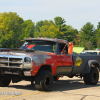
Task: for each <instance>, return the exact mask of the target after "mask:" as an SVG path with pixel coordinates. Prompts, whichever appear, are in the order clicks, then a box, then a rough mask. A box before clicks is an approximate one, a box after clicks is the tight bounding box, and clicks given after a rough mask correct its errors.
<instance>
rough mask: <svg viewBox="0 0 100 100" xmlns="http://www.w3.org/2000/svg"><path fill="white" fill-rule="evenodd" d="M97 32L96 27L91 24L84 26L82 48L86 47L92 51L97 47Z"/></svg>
mask: <svg viewBox="0 0 100 100" xmlns="http://www.w3.org/2000/svg"><path fill="white" fill-rule="evenodd" d="M95 36H96V32H95V29H94V25H93V24H91V23H90V22H87V23H86V25H84V26H83V28H82V31H81V46H84V47H85V48H86V49H92V48H95V47H96V37H95Z"/></svg>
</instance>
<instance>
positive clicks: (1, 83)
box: [0, 75, 11, 87]
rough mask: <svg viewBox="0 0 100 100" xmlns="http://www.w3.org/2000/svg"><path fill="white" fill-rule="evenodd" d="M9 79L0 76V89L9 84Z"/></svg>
mask: <svg viewBox="0 0 100 100" xmlns="http://www.w3.org/2000/svg"><path fill="white" fill-rule="evenodd" d="M10 82H11V79H10V78H6V77H4V76H1V75H0V87H6V86H8V85H9V84H10Z"/></svg>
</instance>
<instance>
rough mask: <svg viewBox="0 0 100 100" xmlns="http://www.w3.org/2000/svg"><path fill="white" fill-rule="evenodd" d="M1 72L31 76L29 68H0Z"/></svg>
mask: <svg viewBox="0 0 100 100" xmlns="http://www.w3.org/2000/svg"><path fill="white" fill-rule="evenodd" d="M0 73H1V74H3V75H4V74H8V75H18V76H31V70H30V69H28V70H17V69H16V71H15V69H0Z"/></svg>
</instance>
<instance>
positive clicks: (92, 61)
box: [84, 60, 100, 74]
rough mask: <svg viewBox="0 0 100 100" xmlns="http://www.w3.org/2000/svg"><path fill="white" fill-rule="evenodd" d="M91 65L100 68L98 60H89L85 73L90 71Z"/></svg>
mask: <svg viewBox="0 0 100 100" xmlns="http://www.w3.org/2000/svg"><path fill="white" fill-rule="evenodd" d="M92 65H93V66H92ZM91 67H98V69H100V64H99V62H98V61H97V60H88V61H87V62H86V65H85V69H84V74H86V73H90V70H91Z"/></svg>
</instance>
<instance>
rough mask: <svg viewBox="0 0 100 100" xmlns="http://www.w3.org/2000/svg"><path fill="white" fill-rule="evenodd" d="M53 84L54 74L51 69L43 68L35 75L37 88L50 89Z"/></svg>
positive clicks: (41, 89)
mask: <svg viewBox="0 0 100 100" xmlns="http://www.w3.org/2000/svg"><path fill="white" fill-rule="evenodd" d="M52 85H53V76H52V74H51V72H50V71H47V70H42V71H40V72H39V73H38V74H37V75H36V77H35V88H36V89H37V90H40V91H50V90H51V88H52Z"/></svg>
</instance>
